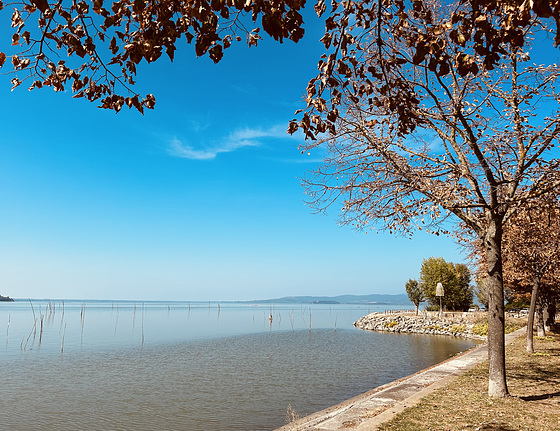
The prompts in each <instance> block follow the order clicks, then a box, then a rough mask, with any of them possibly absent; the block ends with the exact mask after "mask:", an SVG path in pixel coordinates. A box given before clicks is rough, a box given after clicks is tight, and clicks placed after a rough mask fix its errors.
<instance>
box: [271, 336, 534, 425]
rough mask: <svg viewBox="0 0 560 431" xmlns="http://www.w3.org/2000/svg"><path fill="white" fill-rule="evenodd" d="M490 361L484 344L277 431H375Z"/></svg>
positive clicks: (507, 339)
mask: <svg viewBox="0 0 560 431" xmlns="http://www.w3.org/2000/svg"><path fill="white" fill-rule="evenodd" d="M525 331H526V330H525V329H519V330H517V331H515V332H513V333H511V334H507V335H506V343H508V342H511V340H513V339H514V338H515V337H518V336H520V335H522V334H524V333H525ZM487 358H488V346H487V345H486V344H483V345H481V346H477V347H475V348H473V349H471V350H468V351H466V352H464V353H462V354H459V355H458V356H456V357H453V358H451V359H449V360H447V361H445V362H442V363H440V364H438V365H435V366H433V367H431V368H428V369H426V370H422V371H419V372H418V373H416V374H413V375H411V376H408V377H405V378H403V379H401V380H396V381H394V382H391V383H388V384H386V385H383V386H379V387H378V388H375V389H373V390H371V391H369V392H366V393H364V394H361V395H358V396H356V397H354V398H351V399H349V400H346V401H344V402H342V403H340V404H337V405H335V406H332V407H329V408H327V409H325V410H322V411H320V412H317V413H313V414H312V415H310V416H307V417H305V418H302V419H300V420H298V421H296V422H293V423H291V424H289V425H286V426H284V427H282V428H278V429H277V430H276V431H333V430H349V429H354V430H358V431H373V430H375V429H377V426H378V425H379V424H381V423H383V422H386V421H388V420H390V419H391V418H392V417H393V416H394V415H395V414H396V413H399V412H401V411H403V410H404V409H405V408H407V407H411V406H413V405H415V404H417V403H418V401H420V399H421V398H423V397H425V396H426V395H428V394H429V393H430V392H432V391H434V390H435V389H437V388H440V387H442V386H445V385H446V384H447V383H449V381H450V380H451V379H453V378H454V377H455V376H457V375H459V374H461V373H463V372H465V371H466V370H468V369H470V368H472V367H473V366H474V365H476V364H478V363H480V362H482V361H484V360H485V359H487Z"/></svg>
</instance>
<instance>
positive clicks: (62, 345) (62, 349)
mask: <svg viewBox="0 0 560 431" xmlns="http://www.w3.org/2000/svg"><path fill="white" fill-rule="evenodd" d="M65 337H66V323H65V324H64V332H63V333H62V344H61V345H60V354H61V355H62V352H64V338H65Z"/></svg>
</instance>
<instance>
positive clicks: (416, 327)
mask: <svg viewBox="0 0 560 431" xmlns="http://www.w3.org/2000/svg"><path fill="white" fill-rule="evenodd" d="M472 314H473V313H454V314H451V313H445V314H444V315H443V317H441V318H440V317H439V316H438V315H437V313H434V314H428V313H422V314H419V315H418V316H416V315H414V314H384V313H371V314H368V315H367V316H364V317H362V318H360V319H359V320H358V321H356V322H354V326H355V327H357V328H360V329H364V330H368V331H383V332H397V333H411V334H428V335H451V336H454V337H464V338H472V339H476V340H486V336H484V335H480V334H479V333H480V332H482V331H481V325H484V324H483V323H480V320H479V319H473V318H471V316H469V315H472ZM477 320H479V321H477Z"/></svg>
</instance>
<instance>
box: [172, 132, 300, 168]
mask: <svg viewBox="0 0 560 431" xmlns="http://www.w3.org/2000/svg"><path fill="white" fill-rule="evenodd" d="M266 138H279V139H289V138H290V135H287V134H286V129H285V127H281V126H275V127H270V128H268V129H262V128H255V129H252V128H249V127H246V128H242V129H237V130H234V131H233V132H231V133H230V134H229V135H228V136H226V137H225V138H224V139H223V140H221V141H220V142H218V143H216V144H213V145H208V146H205V147H201V148H195V147H194V146H193V145H192V144H190V143H189V142H184V141H182V140H180V139H177V138H174V139H172V140H171V141H170V142H169V147H168V152H169V154H170V155H172V156H174V157H182V158H185V159H191V160H212V159H215V158H216V157H217V156H218V154H220V153H230V152H233V151H237V150H239V149H242V148H247V147H259V146H261V145H262V140H263V139H266Z"/></svg>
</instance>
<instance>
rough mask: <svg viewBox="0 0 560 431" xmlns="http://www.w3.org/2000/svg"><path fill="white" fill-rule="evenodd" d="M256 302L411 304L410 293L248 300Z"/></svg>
mask: <svg viewBox="0 0 560 431" xmlns="http://www.w3.org/2000/svg"><path fill="white" fill-rule="evenodd" d="M247 302H250V303H254V304H263V303H274V304H314V303H316V304H380V305H405V304H410V300H409V299H408V295H407V294H406V293H402V294H399V295H383V294H377V293H373V294H371V295H339V296H285V297H283V298H274V299H261V300H255V301H247Z"/></svg>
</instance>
